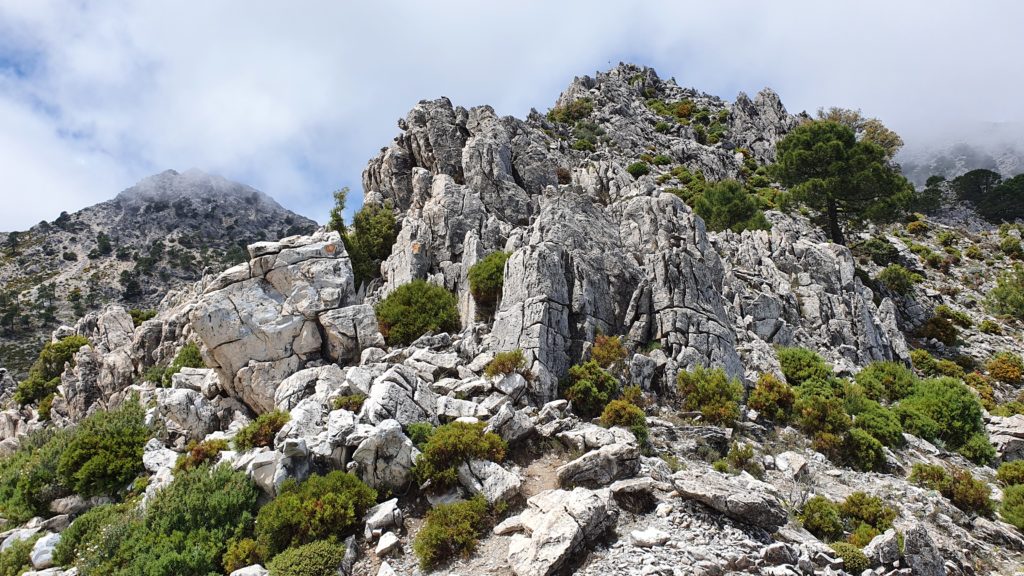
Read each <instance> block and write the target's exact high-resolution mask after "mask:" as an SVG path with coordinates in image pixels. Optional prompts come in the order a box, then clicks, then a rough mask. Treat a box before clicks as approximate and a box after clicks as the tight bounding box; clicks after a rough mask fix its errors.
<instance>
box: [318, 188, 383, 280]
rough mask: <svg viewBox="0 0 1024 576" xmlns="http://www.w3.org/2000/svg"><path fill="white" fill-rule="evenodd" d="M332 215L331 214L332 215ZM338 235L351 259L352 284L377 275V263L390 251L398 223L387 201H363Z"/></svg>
mask: <svg viewBox="0 0 1024 576" xmlns="http://www.w3.org/2000/svg"><path fill="white" fill-rule="evenodd" d="M332 216H333V215H332ZM341 223H342V227H341V228H342V229H341V230H339V232H341V233H342V235H341V239H342V242H343V243H344V244H345V251H346V252H347V253H348V257H349V260H351V262H352V273H353V275H354V276H355V285H356V288H357V289H358V288H359V286H360V285H361V284H363V283H365V282H369V281H371V280H373V279H374V278H378V277H380V264H381V262H383V261H384V260H385V259H387V257H388V256H390V255H391V247H392V246H393V245H394V243H395V240H396V239H397V238H398V224H397V222H396V221H395V211H394V207H393V206H392V205H391V202H389V201H388V202H385V203H384V204H363V206H362V208H360V209H359V211H358V212H356V213H355V214H354V215H353V216H352V227H351V228H349V229H346V228H344V221H342V222H341Z"/></svg>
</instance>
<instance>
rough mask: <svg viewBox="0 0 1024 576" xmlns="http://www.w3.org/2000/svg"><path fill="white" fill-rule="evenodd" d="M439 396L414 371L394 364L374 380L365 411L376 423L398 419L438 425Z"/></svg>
mask: <svg viewBox="0 0 1024 576" xmlns="http://www.w3.org/2000/svg"><path fill="white" fill-rule="evenodd" d="M436 407H437V395H436V394H435V393H434V391H433V390H431V389H430V386H429V385H428V384H427V383H426V382H424V381H423V380H422V379H421V378H420V377H419V376H418V375H417V374H416V373H415V372H414V371H413V370H411V369H410V368H408V367H406V366H403V365H396V366H393V367H391V368H390V369H389V370H388V371H387V372H385V373H384V374H382V375H381V376H380V377H378V378H377V379H376V380H374V381H373V385H372V386H371V388H370V394H369V397H368V398H367V399H366V401H365V402H364V403H363V410H362V412H363V414H364V415H365V416H366V418H367V420H368V421H369V422H371V423H373V424H377V423H380V422H383V421H384V420H397V421H398V422H399V423H400V424H403V425H408V424H412V423H413V422H431V423H433V424H437V422H438V421H437V414H436V413H435V410H436Z"/></svg>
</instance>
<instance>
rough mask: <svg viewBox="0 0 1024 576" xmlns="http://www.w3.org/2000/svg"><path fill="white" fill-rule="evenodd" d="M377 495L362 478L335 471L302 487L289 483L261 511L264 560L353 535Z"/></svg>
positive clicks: (258, 533) (258, 531)
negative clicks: (316, 542) (296, 548)
mask: <svg viewBox="0 0 1024 576" xmlns="http://www.w3.org/2000/svg"><path fill="white" fill-rule="evenodd" d="M376 500H377V492H376V491H375V490H374V489H372V488H370V487H369V486H367V485H366V484H364V483H363V481H362V480H360V479H359V478H358V477H356V476H354V475H352V474H349V473H347V472H341V471H338V470H335V471H333V472H330V473H328V474H327V475H326V476H320V475H316V474H314V475H312V476H310V477H309V478H307V479H306V480H305V481H303V482H301V483H299V482H296V481H295V480H294V479H288V480H285V481H284V483H283V484H282V485H281V488H280V490H279V491H278V496H277V498H275V499H273V500H271V501H270V503H268V504H267V505H266V506H264V507H263V508H261V509H260V512H259V516H257V517H256V532H255V539H256V544H257V548H258V550H259V554H260V556H261V557H262V558H273V557H274V556H275V555H277V554H279V553H281V552H283V551H284V550H286V549H288V548H294V547H296V546H301V545H303V544H309V543H311V542H314V541H316V540H324V539H327V538H332V537H333V538H337V539H338V540H341V539H343V538H344V537H346V536H348V535H349V534H351V533H353V532H354V531H355V530H356V529H357V528H358V527H359V524H360V522H361V521H362V518H363V515H364V514H365V513H366V511H367V510H368V509H369V508H370V507H371V506H373V505H374V503H375V502H376Z"/></svg>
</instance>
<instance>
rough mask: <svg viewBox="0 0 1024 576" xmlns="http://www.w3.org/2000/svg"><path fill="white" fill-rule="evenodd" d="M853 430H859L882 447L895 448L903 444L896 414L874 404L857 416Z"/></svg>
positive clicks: (900, 426)
mask: <svg viewBox="0 0 1024 576" xmlns="http://www.w3.org/2000/svg"><path fill="white" fill-rule="evenodd" d="M853 425H854V427H855V428H860V429H861V430H864V431H865V432H867V433H868V434H871V436H872V437H873V438H875V439H876V440H878V441H879V442H881V443H882V444H883V445H884V446H888V447H890V448H896V447H899V446H902V445H903V444H904V440H903V426H902V425H901V424H900V419H899V417H898V416H897V415H896V414H893V412H892V411H891V410H889V409H887V408H883V407H882V406H879V405H878V404H874V405H873V406H871V407H869V408H868V409H866V410H864V411H863V412H861V413H860V414H857V416H856V418H855V419H854V421H853Z"/></svg>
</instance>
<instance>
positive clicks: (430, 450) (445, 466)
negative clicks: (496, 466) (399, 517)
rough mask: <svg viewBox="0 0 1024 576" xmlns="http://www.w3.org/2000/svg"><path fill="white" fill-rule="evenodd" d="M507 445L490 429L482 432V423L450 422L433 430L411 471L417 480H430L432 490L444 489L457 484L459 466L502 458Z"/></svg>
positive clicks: (422, 481) (497, 460)
mask: <svg viewBox="0 0 1024 576" xmlns="http://www.w3.org/2000/svg"><path fill="white" fill-rule="evenodd" d="M507 449H508V445H507V444H506V443H505V441H504V440H502V439H501V437H500V436H498V435H497V434H494V433H493V432H487V433H484V423H483V422H479V423H476V424H469V423H466V422H452V423H450V424H445V425H443V426H438V427H437V428H435V429H434V432H433V434H431V435H430V439H429V440H427V443H426V444H424V446H423V452H422V453H421V454H420V456H419V458H417V459H416V465H415V467H414V472H415V473H416V478H417V479H418V480H419V481H420V483H426V482H428V481H429V482H430V487H431V489H432V490H437V491H443V490H445V489H447V488H450V487H452V486H455V485H456V484H457V483H458V467H459V465H460V464H463V463H466V462H469V461H470V460H491V461H493V462H501V461H502V460H504V459H505V451H506V450H507Z"/></svg>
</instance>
